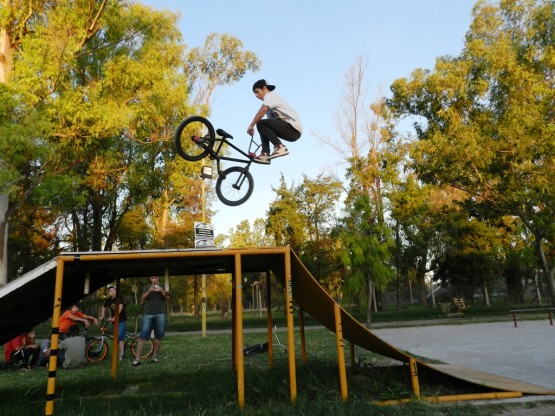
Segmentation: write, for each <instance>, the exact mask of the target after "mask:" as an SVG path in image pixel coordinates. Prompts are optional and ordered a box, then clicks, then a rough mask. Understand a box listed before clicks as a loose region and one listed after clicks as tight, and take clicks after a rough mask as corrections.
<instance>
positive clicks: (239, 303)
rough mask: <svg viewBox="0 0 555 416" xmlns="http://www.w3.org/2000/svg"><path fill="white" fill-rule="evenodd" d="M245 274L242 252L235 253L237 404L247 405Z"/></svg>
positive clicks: (240, 405) (241, 407) (242, 406)
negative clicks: (244, 353)
mask: <svg viewBox="0 0 555 416" xmlns="http://www.w3.org/2000/svg"><path fill="white" fill-rule="evenodd" d="M242 291H243V276H242V272H241V254H239V253H237V254H235V313H236V315H237V318H235V325H236V328H235V360H236V364H237V404H238V406H239V408H240V409H243V408H244V407H245V367H244V362H243V293H242Z"/></svg>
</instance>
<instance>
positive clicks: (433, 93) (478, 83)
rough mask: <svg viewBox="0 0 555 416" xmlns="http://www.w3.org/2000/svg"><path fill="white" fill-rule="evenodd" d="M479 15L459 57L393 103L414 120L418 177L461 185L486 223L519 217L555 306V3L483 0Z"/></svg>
mask: <svg viewBox="0 0 555 416" xmlns="http://www.w3.org/2000/svg"><path fill="white" fill-rule="evenodd" d="M473 14H474V20H473V22H472V25H471V28H470V31H469V32H468V34H467V36H466V43H465V48H464V50H463V52H462V53H461V55H460V56H458V57H455V58H450V57H443V58H439V59H438V60H437V61H436V66H435V70H434V71H433V72H432V71H424V70H421V69H417V70H415V71H414V72H413V73H412V75H411V78H410V79H404V78H403V79H399V80H396V81H395V82H394V83H393V85H392V87H391V88H392V92H393V96H392V98H391V99H390V100H388V106H389V108H390V110H391V111H392V112H393V113H394V115H396V116H397V117H406V116H411V117H413V121H414V128H415V131H416V135H417V137H418V141H416V142H414V144H413V147H412V149H411V156H412V158H413V160H414V168H415V171H416V172H417V174H418V175H419V179H420V180H422V181H425V182H426V183H432V184H441V185H449V186H451V187H454V188H457V189H460V190H461V191H463V192H464V193H465V194H466V200H467V206H469V207H471V212H476V213H479V214H478V215H479V217H480V218H493V217H501V216H504V215H510V216H513V217H515V218H518V219H519V220H520V221H522V224H523V225H524V227H526V229H527V230H528V231H529V232H530V233H531V234H532V235H533V236H534V248H535V252H536V257H537V261H538V264H539V265H540V267H541V269H542V270H543V272H544V277H545V279H546V282H547V285H548V287H549V290H550V295H551V301H552V302H553V304H554V305H555V279H554V273H555V264H554V258H553V255H552V250H553V247H554V243H555V233H554V230H555V188H554V187H555V169H554V166H555V159H554V155H555V152H554V150H555V141H554V140H553V136H554V132H555V117H554V113H553V101H554V99H555V88H554V87H555V59H554V56H555V51H554V50H553V33H554V28H555V4H554V3H553V2H551V1H542V0H540V1H533V0H504V1H501V2H500V3H499V5H498V6H494V5H491V4H490V3H488V2H486V1H480V2H478V3H477V4H476V6H475V8H474V12H473Z"/></svg>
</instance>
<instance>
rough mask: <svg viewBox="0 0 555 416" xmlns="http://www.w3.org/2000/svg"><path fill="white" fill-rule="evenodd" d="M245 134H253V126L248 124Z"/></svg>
mask: <svg viewBox="0 0 555 416" xmlns="http://www.w3.org/2000/svg"><path fill="white" fill-rule="evenodd" d="M247 134H248V135H249V136H252V135H253V134H254V127H253V126H249V128H248V129H247Z"/></svg>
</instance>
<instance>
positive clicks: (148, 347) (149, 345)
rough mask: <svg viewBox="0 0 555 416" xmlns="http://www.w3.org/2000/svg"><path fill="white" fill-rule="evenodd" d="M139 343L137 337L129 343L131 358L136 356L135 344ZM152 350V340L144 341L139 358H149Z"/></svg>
mask: <svg viewBox="0 0 555 416" xmlns="http://www.w3.org/2000/svg"><path fill="white" fill-rule="evenodd" d="M138 342H139V337H136V338H134V339H133V341H132V342H131V354H133V357H136V356H137V344H138ZM153 348H154V343H153V342H152V339H150V338H149V339H145V345H144V346H143V352H142V353H141V358H143V359H144V358H147V357H150V356H151V355H152V350H153Z"/></svg>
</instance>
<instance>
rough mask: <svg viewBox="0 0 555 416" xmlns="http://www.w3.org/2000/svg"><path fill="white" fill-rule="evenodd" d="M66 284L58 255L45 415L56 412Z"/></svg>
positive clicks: (61, 262)
mask: <svg viewBox="0 0 555 416" xmlns="http://www.w3.org/2000/svg"><path fill="white" fill-rule="evenodd" d="M63 285H64V261H63V260H62V259H61V258H60V257H58V260H57V265H56V284H55V288H54V309H53V311H52V337H51V340H50V358H49V359H48V382H47V384H46V406H45V415H46V416H51V415H53V414H54V397H55V393H56V370H57V368H58V346H59V340H60V316H61V312H62V287H63Z"/></svg>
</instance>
